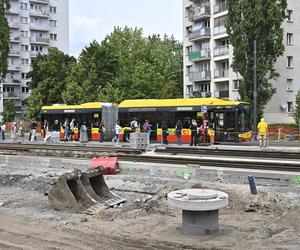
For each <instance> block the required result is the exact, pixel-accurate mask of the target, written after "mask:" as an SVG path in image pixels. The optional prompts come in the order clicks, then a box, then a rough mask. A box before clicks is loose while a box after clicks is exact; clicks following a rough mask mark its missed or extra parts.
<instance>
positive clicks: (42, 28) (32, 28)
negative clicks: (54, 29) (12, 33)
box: [30, 23, 49, 31]
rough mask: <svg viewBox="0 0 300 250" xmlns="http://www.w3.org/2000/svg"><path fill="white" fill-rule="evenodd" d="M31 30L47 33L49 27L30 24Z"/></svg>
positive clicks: (40, 24) (41, 24) (42, 24)
mask: <svg viewBox="0 0 300 250" xmlns="http://www.w3.org/2000/svg"><path fill="white" fill-rule="evenodd" d="M30 29H31V30H42V31H49V26H48V25H47V24H44V23H31V24H30Z"/></svg>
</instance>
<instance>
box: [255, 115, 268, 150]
mask: <svg viewBox="0 0 300 250" xmlns="http://www.w3.org/2000/svg"><path fill="white" fill-rule="evenodd" d="M257 130H258V137H259V147H266V140H267V133H268V123H266V122H265V120H264V118H261V119H260V122H259V123H258V124H257Z"/></svg>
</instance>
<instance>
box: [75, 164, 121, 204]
mask: <svg viewBox="0 0 300 250" xmlns="http://www.w3.org/2000/svg"><path fill="white" fill-rule="evenodd" d="M80 181H81V183H82V185H83V186H84V188H85V190H86V191H87V192H88V193H89V195H90V196H91V197H92V198H93V199H95V200H96V201H97V202H98V203H100V204H101V205H103V206H104V207H113V206H115V205H118V204H120V203H122V202H125V199H123V198H121V197H119V196H118V195H116V194H115V193H113V192H112V191H111V190H110V189H109V188H108V186H107V185H106V183H105V180H104V178H103V169H102V168H101V167H97V168H95V169H89V170H87V171H85V172H82V173H81V176H80Z"/></svg>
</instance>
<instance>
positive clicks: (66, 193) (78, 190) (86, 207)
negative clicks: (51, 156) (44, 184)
mask: <svg viewBox="0 0 300 250" xmlns="http://www.w3.org/2000/svg"><path fill="white" fill-rule="evenodd" d="M48 199H49V201H50V203H51V204H52V205H53V206H54V207H55V208H56V209H57V210H65V211H70V212H74V213H87V214H96V213H99V212H100V211H101V210H103V209H105V208H107V207H109V206H113V205H117V204H119V203H121V202H124V201H125V200H124V199H122V198H120V197H118V196H117V195H115V194H114V193H112V192H111V191H110V190H109V188H108V187H107V185H106V183H105V181H104V179H103V175H102V170H101V169H98V168H97V169H95V170H88V171H86V172H81V171H80V170H75V171H73V172H71V173H65V174H63V175H61V176H60V177H59V178H58V179H57V181H56V183H55V184H54V185H53V186H52V188H51V189H50V190H49V192H48Z"/></svg>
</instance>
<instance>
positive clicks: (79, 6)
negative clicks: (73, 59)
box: [69, 0, 183, 56]
mask: <svg viewBox="0 0 300 250" xmlns="http://www.w3.org/2000/svg"><path fill="white" fill-rule="evenodd" d="M182 2H183V1H182V0H105V1H104V0H84V1H83V0H69V5H70V54H71V55H74V56H78V55H79V53H80V52H81V50H82V49H83V48H84V47H86V46H87V45H88V44H89V43H90V42H91V41H93V40H94V39H95V40H97V41H99V42H100V41H102V40H103V39H104V38H105V36H106V35H108V34H110V33H111V32H112V31H113V28H114V26H120V27H124V26H126V25H127V26H128V27H133V28H134V27H138V28H143V30H144V34H145V36H147V35H151V34H162V35H163V34H167V35H169V36H171V35H173V36H174V37H175V38H176V39H177V40H180V41H182V36H183V35H182V32H183V31H182V27H183V24H182V13H183V10H182V5H183V3H182Z"/></svg>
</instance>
